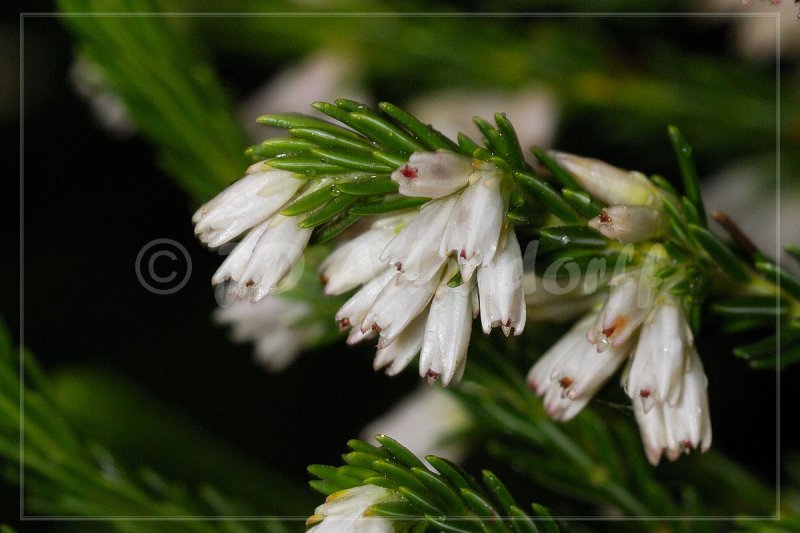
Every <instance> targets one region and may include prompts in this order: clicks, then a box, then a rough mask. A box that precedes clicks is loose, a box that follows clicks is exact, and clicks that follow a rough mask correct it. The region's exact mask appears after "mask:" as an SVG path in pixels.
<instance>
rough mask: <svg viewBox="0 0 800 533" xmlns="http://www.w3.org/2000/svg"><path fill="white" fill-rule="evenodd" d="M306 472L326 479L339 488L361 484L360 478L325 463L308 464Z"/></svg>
mask: <svg viewBox="0 0 800 533" xmlns="http://www.w3.org/2000/svg"><path fill="white" fill-rule="evenodd" d="M308 473H309V474H311V475H313V476H317V477H318V478H320V479H323V480H325V481H328V482H329V483H331V485H335V486H337V487H339V490H344V489H349V488H351V487H357V486H359V485H361V480H360V479H358V478H355V477H350V476H348V475H346V474H343V473H342V472H341V471H340V469H338V468H334V467H332V466H327V465H309V466H308Z"/></svg>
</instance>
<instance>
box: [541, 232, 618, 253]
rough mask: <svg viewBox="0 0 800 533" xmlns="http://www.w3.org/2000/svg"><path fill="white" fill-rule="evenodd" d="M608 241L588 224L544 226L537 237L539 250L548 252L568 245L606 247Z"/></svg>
mask: <svg viewBox="0 0 800 533" xmlns="http://www.w3.org/2000/svg"><path fill="white" fill-rule="evenodd" d="M609 244H610V241H609V240H608V239H606V238H605V237H603V235H602V234H600V232H598V231H597V230H595V229H593V228H590V227H589V226H555V227H552V228H544V229H543V230H542V232H541V235H540V237H539V252H550V251H553V250H558V249H561V248H566V247H569V246H578V247H581V248H606V247H608V245H609Z"/></svg>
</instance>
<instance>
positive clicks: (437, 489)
mask: <svg viewBox="0 0 800 533" xmlns="http://www.w3.org/2000/svg"><path fill="white" fill-rule="evenodd" d="M411 474H412V475H413V476H414V477H416V478H417V479H418V480H419V481H420V482H421V483H422V484H423V485H425V488H426V489H428V490H429V491H430V492H432V493H433V494H435V495H436V496H437V497H438V498H439V499H440V500H442V502H443V503H444V504H445V505H446V506H447V507H448V508H449V509H450V510H451V511H452V512H454V513H459V514H460V513H463V511H465V510H466V507H465V506H464V502H462V501H461V499H460V498H459V497H458V495H456V493H455V492H453V489H452V487H451V486H450V485H448V484H447V482H446V481H445V480H444V479H443V478H442V477H441V476H438V475H436V474H434V473H432V472H430V471H428V469H427V468H425V467H421V468H420V467H414V468H412V469H411Z"/></svg>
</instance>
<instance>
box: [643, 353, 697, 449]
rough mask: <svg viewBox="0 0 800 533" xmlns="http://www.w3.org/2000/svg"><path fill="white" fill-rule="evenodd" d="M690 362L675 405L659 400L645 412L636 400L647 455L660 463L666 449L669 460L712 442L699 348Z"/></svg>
mask: <svg viewBox="0 0 800 533" xmlns="http://www.w3.org/2000/svg"><path fill="white" fill-rule="evenodd" d="M690 358H691V362H690V366H689V369H688V371H687V372H685V373H684V374H683V384H682V387H681V396H680V399H679V400H678V403H677V404H676V405H675V406H670V405H669V404H667V403H661V402H657V403H656V404H655V405H654V406H653V407H652V408H651V409H650V410H649V411H647V412H645V410H644V405H643V404H642V403H641V402H634V403H633V412H634V414H635V415H636V421H637V422H638V424H639V430H640V432H641V434H642V441H643V442H644V445H645V451H646V452H647V458H648V459H649V460H650V463H652V464H653V465H656V464H658V461H659V460H660V459H661V454H662V452H664V451H666V453H667V457H668V458H669V459H670V461H674V460H675V459H677V458H678V457H679V456H680V454H681V453H687V454H688V453H689V452H691V451H692V450H694V449H697V448H700V450H701V451H703V452H705V451H706V450H708V448H709V447H710V446H711V417H710V415H709V410H708V392H707V388H708V378H706V374H705V371H704V370H703V363H702V361H700V356H699V355H698V354H697V351H696V350H694V349H692V354H691V356H690Z"/></svg>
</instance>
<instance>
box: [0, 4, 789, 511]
mask: <svg viewBox="0 0 800 533" xmlns="http://www.w3.org/2000/svg"><path fill="white" fill-rule="evenodd" d="M37 7H38V6H25V7H24V9H25V10H26V11H35V10H37ZM42 9H44V10H48V9H50V8H49V7H48V6H46V5H45V6H42ZM613 24H616V25H618V26H619V25H621V24H623V22H621V21H615V22H614V23H613ZM613 30H614V28H613V27H611V28H610V29H609V31H613ZM617 30H619V28H617ZM726 31H727V30H726V28H725V27H724V26H719V27H715V28H711V29H709V30H707V31H705V32H697V31H692V32H690V31H688V30H686V28H685V27H683V26H681V25H680V24H675V25H674V26H672V27H671V26H669V25H663V29H662V32H663V35H661V38H664V39H668V40H671V41H674V42H681V43H682V45H683V46H685V47H686V48H687V49H688V50H706V51H709V50H711V51H718V52H719V53H723V49H722V48H723V44H722V43H724V42H725V39H724V37H725V35H726V33H725V32H726ZM0 32H1V33H2V41H0V42H1V43H2V48H3V57H2V58H0V61H2V64H3V73H2V75H3V76H4V79H3V81H2V85H3V86H4V88H3V92H2V95H3V101H2V102H1V103H0V105H2V114H1V115H0V120H2V122H1V123H0V132H1V133H0V134H1V135H2V139H3V141H4V142H3V146H5V150H4V157H3V167H4V168H3V170H4V175H5V176H6V178H5V183H6V187H4V194H3V196H4V197H5V198H6V200H7V201H6V202H5V208H4V209H3V210H2V214H1V215H0V216H2V225H0V227H1V228H2V232H3V244H4V252H3V253H1V254H0V279H3V280H4V282H3V283H2V284H0V306H1V307H0V313H2V317H3V319H4V320H5V321H6V323H7V324H8V326H9V328H10V330H11V331H12V333H13V335H14V337H15V340H17V341H19V340H20V338H21V332H22V330H21V326H22V324H23V321H24V328H25V329H24V343H25V345H26V346H27V347H28V348H29V349H30V350H31V351H32V352H33V353H34V354H36V356H37V357H38V358H39V360H40V361H41V362H42V364H43V366H44V367H45V368H46V369H56V368H59V367H60V366H62V365H75V364H82V363H89V364H91V365H97V366H101V367H106V368H108V369H111V370H113V371H115V372H118V373H119V374H120V375H121V376H124V379H126V380H129V381H130V382H131V383H134V384H136V385H138V386H141V387H143V388H145V389H146V390H148V391H150V392H152V394H153V395H154V396H155V397H156V398H158V399H160V400H162V401H164V402H165V403H166V404H168V405H170V406H173V407H174V408H176V409H177V410H179V411H182V412H185V413H188V414H189V415H190V416H191V417H192V418H193V419H194V420H196V421H197V423H198V424H199V426H200V427H202V428H203V429H205V430H207V431H208V432H210V433H211V434H214V435H216V436H219V437H221V438H222V439H224V440H225V441H227V442H228V443H230V444H231V445H232V446H234V447H235V448H237V449H239V450H241V451H242V452H243V453H245V454H248V455H250V456H253V457H255V458H257V459H261V460H263V461H264V462H266V463H269V464H270V465H272V466H273V467H274V468H275V469H277V470H279V471H282V472H285V473H286V474H288V475H290V476H292V477H294V478H296V479H299V480H305V479H306V476H305V467H306V466H307V465H308V464H309V463H333V464H335V463H337V462H338V454H339V453H341V452H342V451H344V445H345V442H346V440H347V439H348V438H352V437H354V436H356V435H358V434H359V431H360V429H361V427H362V426H363V425H364V423H365V422H367V421H369V420H371V419H373V418H375V417H377V416H379V415H381V414H382V413H384V412H385V411H386V409H387V408H388V407H389V406H390V405H391V403H392V402H393V401H394V400H395V399H397V398H399V397H401V396H402V395H403V394H405V392H406V391H408V390H411V389H412V388H413V387H414V386H415V384H416V383H417V378H416V377H415V375H414V372H411V371H409V372H405V373H403V374H402V375H401V376H400V377H397V378H394V379H391V378H388V377H385V376H384V375H382V374H375V373H374V372H373V371H372V368H371V358H372V356H373V350H372V349H371V348H369V347H362V348H346V349H345V348H343V347H342V346H339V345H334V346H331V347H330V348H327V349H323V350H319V351H316V352H313V353H310V354H307V355H305V356H303V357H302V358H300V359H299V360H298V361H297V362H296V363H295V364H293V365H292V366H291V367H290V368H289V369H288V370H286V371H285V372H283V373H282V374H279V375H270V374H268V373H266V372H264V371H263V370H262V368H261V367H260V366H258V365H256V364H255V363H254V362H253V360H252V357H251V347H250V346H249V345H244V346H242V345H235V344H232V343H230V342H229V341H228V340H227V335H226V331H225V329H224V328H221V327H218V326H216V325H214V324H213V323H212V322H211V320H210V318H209V315H210V313H211V311H212V310H213V309H214V308H215V305H216V304H215V300H214V294H213V291H212V290H211V287H210V282H209V280H210V277H211V274H212V273H213V272H214V270H215V269H216V268H217V266H218V264H219V262H220V258H219V257H218V256H216V255H215V254H213V253H209V252H208V251H207V250H205V249H204V248H203V247H201V246H200V245H199V244H198V242H197V241H196V240H195V238H194V236H193V232H192V225H191V221H190V216H191V212H192V211H193V209H194V207H195V206H193V205H192V204H191V202H190V200H189V199H188V198H187V196H186V194H184V193H183V192H182V191H181V190H180V189H179V188H178V187H177V186H176V185H174V183H173V182H172V181H171V180H170V179H169V178H168V177H167V176H166V175H165V174H164V173H163V172H162V171H161V170H160V169H159V168H158V167H157V166H156V165H155V163H154V151H153V150H152V148H151V147H150V146H149V145H148V144H147V142H145V141H143V140H141V139H139V138H136V137H132V138H128V139H116V138H114V137H113V136H112V135H109V133H108V132H106V131H104V130H103V129H101V128H100V127H99V126H98V125H97V123H96V122H95V121H94V120H93V118H92V117H91V115H90V113H89V110H88V107H87V105H86V104H85V102H83V101H82V100H81V99H80V98H79V97H78V96H77V95H76V93H75V91H74V89H73V88H72V86H71V84H70V83H69V80H68V78H67V73H68V70H69V68H70V65H71V62H72V57H73V56H72V46H73V40H72V38H71V36H70V35H69V34H68V33H67V32H66V30H65V29H64V28H63V26H62V25H61V24H60V22H59V21H58V20H57V19H54V18H37V19H27V20H26V22H25V86H24V98H25V105H24V108H23V111H24V128H25V130H24V136H22V137H20V146H21V149H24V158H22V163H23V164H24V172H22V173H21V177H22V179H21V180H20V185H21V186H24V202H23V204H24V217H22V219H21V224H22V227H23V228H24V235H25V237H24V254H23V256H22V262H21V264H22V267H23V269H24V280H25V281H24V298H23V299H22V302H23V304H24V315H23V316H22V317H21V316H20V312H19V311H20V309H19V305H18V302H20V290H21V289H20V285H19V284H18V282H17V279H18V276H19V267H20V263H19V262H18V259H19V257H20V256H19V242H20V241H19V238H18V235H17V230H18V229H19V227H20V226H19V224H18V222H20V219H19V216H18V215H19V211H18V209H17V207H16V198H17V195H16V193H17V186H16V185H15V184H16V182H17V179H16V176H17V174H16V168H15V167H16V165H15V162H14V160H15V157H14V146H16V143H15V142H14V139H15V137H19V135H20V130H19V123H18V116H17V114H16V113H15V111H14V108H15V107H16V106H17V104H18V102H17V101H16V100H15V95H14V90H13V88H14V87H16V81H17V80H16V78H15V77H14V76H15V75H16V72H15V68H16V65H15V64H14V63H15V62H14V61H12V58H14V57H15V56H16V54H17V51H18V48H17V47H16V45H17V38H18V35H19V34H18V19H17V17H16V14H8V13H5V14H3V18H2V22H0ZM617 34H618V37H617V38H618V39H619V40H620V43H621V44H625V43H626V42H627V43H632V42H634V41H635V40H636V39H637V36H636V35H634V34H633V33H632V32H626V31H617ZM634 59H635V58H634ZM7 63H8V66H7V65H6V64H7ZM220 66H221V67H222V68H221V69H220V70H221V72H222V73H223V75H224V76H225V82H226V84H228V86H229V88H230V89H231V90H232V91H233V92H234V94H235V95H236V96H238V97H241V96H244V95H246V94H248V93H249V92H250V91H251V90H253V89H254V88H255V87H257V86H258V85H260V84H261V83H263V81H264V80H265V79H267V78H268V77H269V72H268V71H265V65H263V64H260V65H254V64H253V63H251V62H247V61H244V60H241V59H239V60H238V62H237V58H226V61H225V64H224V65H220ZM267 68H268V67H267ZM9 88H10V89H9ZM601 130H602V128H601V127H600V126H597V125H596V124H594V123H592V122H591V121H589V120H584V121H572V122H569V123H567V124H566V125H565V127H563V128H562V129H561V130H560V132H559V136H558V138H557V142H556V145H557V146H560V147H563V148H565V149H568V150H569V149H574V150H575V151H578V152H580V151H581V147H582V146H585V145H586V144H587V143H591V144H593V145H594V146H595V148H596V146H597V145H596V139H597V137H598V135H599V134H600V133H602V132H601ZM600 142H601V143H602V141H600ZM664 143H665V147H666V136H665V137H664ZM601 149H602V150H604V151H605V152H607V153H610V154H613V153H617V154H619V155H620V157H621V160H626V161H630V165H629V167H631V168H638V167H639V166H642V165H641V163H644V161H638V160H637V157H644V156H640V155H638V154H637V151H636V150H635V149H633V148H632V147H630V146H629V147H625V146H616V147H614V146H602V147H601ZM665 153H666V154H667V155H668V156H669V157H668V158H665V161H667V162H665V163H664V164H665V165H669V164H674V163H668V161H671V159H672V156H671V152H670V151H667V150H665ZM626 158H627V159H626ZM709 159H713V158H709ZM647 163H648V165H649V167H650V168H652V165H653V164H659V163H662V162H655V163H654V162H653V161H651V160H649V161H647ZM699 163H700V171H701V174H703V173H708V172H709V171H711V170H713V168H710V166H709V165H707V164H706V163H705V158H704V157H703V155H702V154H701V155H700V158H699ZM667 170H672V167H668V168H667ZM665 172H666V171H665ZM157 238H169V239H174V240H176V241H178V242H180V243H181V244H183V245H184V246H185V247H186V248H187V250H188V251H189V254H190V256H191V260H192V267H193V272H192V275H191V279H190V281H189V283H188V284H187V285H186V287H185V288H184V289H183V290H181V291H180V292H178V293H176V294H173V295H169V296H158V295H154V294H151V293H150V292H147V291H146V290H144V289H143V288H142V287H141V286H140V284H139V282H138V280H137V278H136V275H135V272H134V261H135V258H136V256H137V253H138V252H139V250H140V249H141V248H142V246H144V245H145V244H146V243H148V242H150V241H152V240H153V239H157ZM736 340H737V339H728V338H722V337H718V336H715V337H710V336H709V337H705V338H701V339H700V340H699V349H700V353H702V354H704V355H705V354H713V355H712V356H709V357H704V361H705V364H706V370H707V373H708V375H709V377H710V381H711V386H710V395H711V402H712V406H711V410H712V416H713V421H714V445H713V446H714V448H716V449H718V450H721V451H723V452H726V453H728V454H730V455H731V456H733V458H735V459H736V460H737V461H739V462H741V463H743V464H745V465H748V466H750V467H752V468H753V469H755V470H756V471H757V472H758V473H759V474H760V475H761V476H762V477H764V478H765V479H767V480H774V479H775V434H776V432H775V430H776V424H775V422H776V421H775V416H776V414H775V391H776V376H775V374H774V373H772V372H771V371H761V372H754V371H752V370H750V369H749V368H748V367H747V365H746V364H745V363H744V362H742V361H741V360H739V359H736V358H734V357H731V356H730V355H729V353H730V352H729V351H728V348H729V347H731V346H733V345H735V344H734V343H735V342H736ZM798 377H800V373H798V371H797V368H795V369H793V370H789V371H787V372H785V373H784V374H783V375H782V376H781V380H782V387H783V390H785V391H789V392H791V391H792V390H794V389H795V388H796V387H797V385H798ZM320 398H324V399H325V402H324V405H320V403H319V399H320ZM787 400H789V401H788V402H787V403H785V404H784V406H785V410H786V411H790V410H791V408H792V404H791V403H790V397H788V396H787ZM120 416H122V417H124V416H125V413H120ZM797 444H798V443H797V440H796V439H795V440H792V441H789V440H788V438H786V434H785V433H784V442H783V448H784V451H785V452H786V451H795V452H796V451H797V448H798V446H797ZM189 453H191V452H189ZM0 501H2V503H1V504H0V507H1V508H2V510H3V515H4V516H9V517H12V516H16V503H17V490H16V489H9V488H4V489H3V492H2V493H0Z"/></svg>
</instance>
